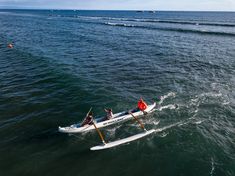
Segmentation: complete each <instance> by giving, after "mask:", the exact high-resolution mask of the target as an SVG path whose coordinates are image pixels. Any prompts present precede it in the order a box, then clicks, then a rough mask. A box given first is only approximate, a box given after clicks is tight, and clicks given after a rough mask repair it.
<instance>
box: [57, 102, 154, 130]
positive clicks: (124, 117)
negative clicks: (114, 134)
mask: <svg viewBox="0 0 235 176" xmlns="http://www.w3.org/2000/svg"><path fill="white" fill-rule="evenodd" d="M155 107H156V103H153V104H151V105H148V108H147V109H146V110H145V112H147V113H152V112H154V111H155V109H154V108H155ZM122 114H124V115H122ZM132 114H133V115H134V116H136V117H138V116H142V115H144V113H143V112H142V111H137V112H133V113H132ZM130 119H133V117H132V115H131V114H128V113H127V111H124V112H120V113H117V114H114V116H113V118H112V119H110V120H105V121H101V122H96V123H95V124H96V126H97V128H103V127H106V126H109V125H113V124H116V123H119V122H124V121H127V120H130ZM93 129H95V127H94V125H85V126H82V127H81V126H80V123H79V124H74V125H71V126H68V127H59V132H61V133H83V132H85V131H89V130H93Z"/></svg>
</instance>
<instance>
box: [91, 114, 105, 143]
mask: <svg viewBox="0 0 235 176" xmlns="http://www.w3.org/2000/svg"><path fill="white" fill-rule="evenodd" d="M92 122H93V125H94V127H95V129H96V131H97V133H98V134H99V136H100V139H101V141H102V142H103V144H104V145H105V144H106V142H105V140H104V137H103V135H102V133H101V132H100V130H99V129H98V128H97V126H96V125H95V122H94V119H93V117H92Z"/></svg>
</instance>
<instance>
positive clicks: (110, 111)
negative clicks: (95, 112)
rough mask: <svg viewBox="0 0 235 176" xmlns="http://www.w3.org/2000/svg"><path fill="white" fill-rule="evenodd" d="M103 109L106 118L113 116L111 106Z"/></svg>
mask: <svg viewBox="0 0 235 176" xmlns="http://www.w3.org/2000/svg"><path fill="white" fill-rule="evenodd" d="M104 111H105V112H106V113H107V115H106V118H107V119H108V120H109V119H112V118H113V111H112V109H111V108H108V109H104Z"/></svg>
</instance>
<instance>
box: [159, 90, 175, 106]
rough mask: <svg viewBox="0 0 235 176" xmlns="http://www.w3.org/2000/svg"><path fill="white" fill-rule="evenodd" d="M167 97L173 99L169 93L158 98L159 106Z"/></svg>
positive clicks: (173, 95)
mask: <svg viewBox="0 0 235 176" xmlns="http://www.w3.org/2000/svg"><path fill="white" fill-rule="evenodd" d="M168 97H175V93H174V92H169V93H168V94H167V95H163V96H161V97H160V101H159V105H160V104H162V103H163V101H164V100H165V99H166V98H168Z"/></svg>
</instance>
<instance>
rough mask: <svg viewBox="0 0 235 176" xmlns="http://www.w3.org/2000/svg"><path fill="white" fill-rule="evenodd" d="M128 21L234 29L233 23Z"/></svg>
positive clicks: (155, 20)
mask: <svg viewBox="0 0 235 176" xmlns="http://www.w3.org/2000/svg"><path fill="white" fill-rule="evenodd" d="M130 21H137V22H152V23H170V24H189V25H203V26H224V27H235V24H233V23H208V22H196V21H177V20H158V19H133V20H130Z"/></svg>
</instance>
